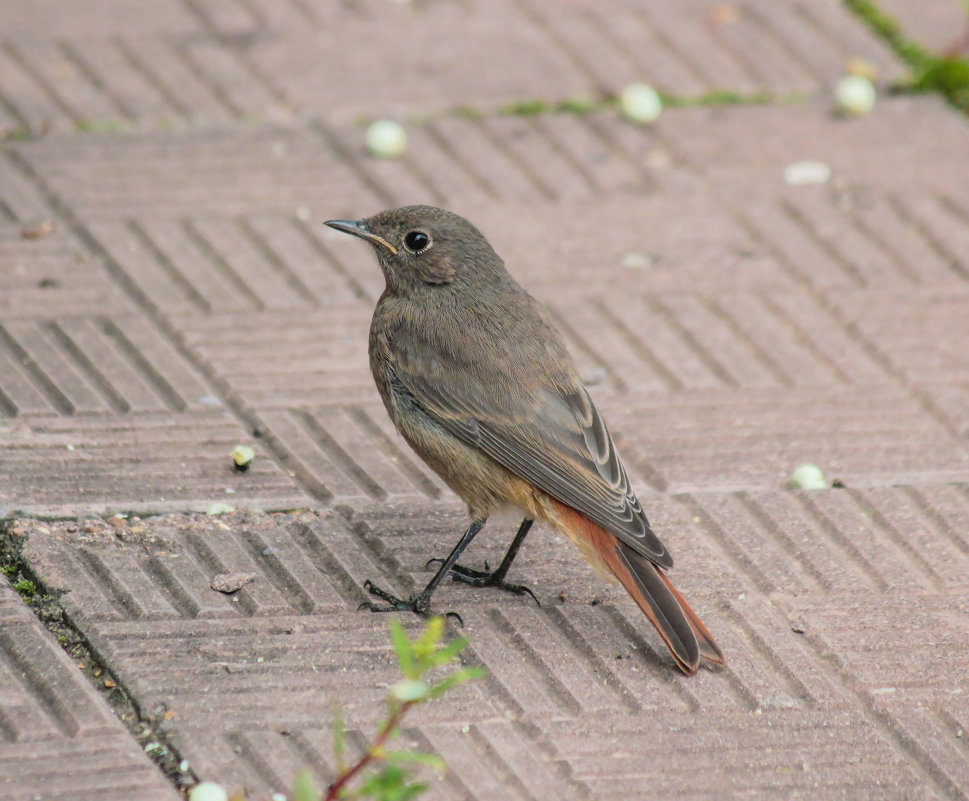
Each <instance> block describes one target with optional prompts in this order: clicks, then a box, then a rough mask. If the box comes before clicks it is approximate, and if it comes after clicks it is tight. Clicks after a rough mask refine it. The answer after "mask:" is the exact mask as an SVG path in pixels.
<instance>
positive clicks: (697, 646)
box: [553, 501, 724, 676]
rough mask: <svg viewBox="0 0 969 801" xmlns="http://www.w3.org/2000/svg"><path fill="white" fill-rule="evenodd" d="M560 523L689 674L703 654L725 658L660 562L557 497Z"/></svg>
mask: <svg viewBox="0 0 969 801" xmlns="http://www.w3.org/2000/svg"><path fill="white" fill-rule="evenodd" d="M553 504H554V506H555V511H556V513H557V515H556V516H557V517H558V523H559V525H560V526H561V527H562V529H563V531H564V532H565V533H566V534H567V535H568V536H569V537H570V539H572V541H573V542H575V543H576V545H578V546H579V549H580V550H581V551H582V552H583V555H584V556H585V557H586V559H588V560H589V561H590V562H591V563H592V565H593V567H596V568H597V569H598V570H600V571H602V572H607V573H610V574H612V575H613V576H615V577H616V578H617V579H618V580H619V583H620V584H622V586H623V587H625V588H626V591H627V592H628V593H629V594H630V595H631V596H632V598H633V600H634V601H635V602H636V604H637V605H638V606H639V608H640V609H642V610H643V614H645V615H646V617H647V618H648V619H649V622H650V623H652V624H653V625H654V626H655V627H656V630H657V631H658V632H659V635H660V637H662V638H663V642H665V643H666V647H667V648H669V650H670V654H672V656H673V659H674V660H675V661H676V664H677V666H678V667H679V668H680V670H682V671H683V672H684V673H686V674H687V675H688V676H689V675H692V674H693V673H696V671H697V668H698V667H699V666H700V660H701V659H703V660H705V661H708V662H712V663H714V664H717V665H722V664H724V658H723V653H722V652H721V651H720V649H719V648H718V647H717V644H716V642H714V639H713V637H712V636H711V635H710V632H709V631H708V630H707V627H706V626H704V625H703V622H702V621H701V620H700V618H699V617H697V614H696V612H694V611H693V610H692V609H691V608H690V606H689V604H688V603H687V602H686V601H685V600H684V599H683V596H682V595H680V593H679V592H677V590H676V588H675V587H674V586H673V584H672V583H671V582H670V580H669V578H667V576H666V574H665V573H664V572H663V571H662V569H661V568H659V567H657V566H656V565H654V564H653V563H652V562H650V561H649V559H647V558H646V557H645V556H643V555H642V554H640V553H637V552H636V551H634V550H633V549H632V548H630V547H629V546H628V545H626V544H625V543H624V542H622V541H621V540H619V539H618V538H617V537H616V536H615V535H613V534H611V533H609V532H608V531H606V530H605V529H603V528H602V527H601V526H598V525H596V524H595V523H593V522H592V521H591V520H589V519H588V518H587V517H585V516H584V515H581V514H579V513H578V512H576V511H575V510H574V509H572V508H571V507H569V506H566V505H565V504H563V503H560V502H558V501H553Z"/></svg>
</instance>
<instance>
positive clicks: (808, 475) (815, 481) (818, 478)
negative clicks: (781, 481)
mask: <svg viewBox="0 0 969 801" xmlns="http://www.w3.org/2000/svg"><path fill="white" fill-rule="evenodd" d="M791 484H793V485H794V486H795V487H796V488H797V489H806V490H815V489H824V488H825V487H827V486H828V485H827V483H826V482H825V480H824V473H822V472H821V468H820V467H818V466H817V465H816V464H802V465H801V466H800V467H798V468H797V470H795V471H794V474H793V475H792V476H791Z"/></svg>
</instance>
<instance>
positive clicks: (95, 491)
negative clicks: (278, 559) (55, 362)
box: [0, 411, 310, 515]
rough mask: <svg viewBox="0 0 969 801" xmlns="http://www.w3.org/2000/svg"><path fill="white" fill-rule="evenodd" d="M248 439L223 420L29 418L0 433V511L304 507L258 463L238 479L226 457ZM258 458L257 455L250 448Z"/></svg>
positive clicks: (287, 480)
mask: <svg viewBox="0 0 969 801" xmlns="http://www.w3.org/2000/svg"><path fill="white" fill-rule="evenodd" d="M251 441H252V437H251V435H250V434H249V433H248V432H247V431H246V430H245V429H243V428H242V426H241V425H240V424H239V423H238V422H237V421H236V420H235V419H234V418H232V417H230V416H229V415H227V414H226V413H225V412H223V411H212V412H209V413H198V414H184V415H172V414H150V413H149V414H144V415H139V416H137V417H127V416H101V415H97V416H66V417H65V416H59V417H42V416H38V417H34V418H31V419H30V420H29V422H26V421H25V422H13V423H9V424H5V425H3V426H2V427H0V442H2V443H3V454H2V458H0V479H2V481H0V483H2V487H3V489H2V490H0V508H2V509H3V511H4V513H7V514H9V513H10V512H11V511H13V510H20V511H23V512H29V513H34V514H55V515H63V514H65V513H68V512H69V510H72V509H73V510H85V511H108V512H112V513H113V512H120V511H139V512H142V513H145V512H149V511H154V512H157V511H165V510H170V509H184V508H193V509H195V510H197V511H204V510H205V509H207V508H208V507H209V506H210V505H211V504H212V503H214V502H221V503H228V504H231V505H233V506H238V507H253V508H267V507H268V508H294V507H299V506H305V505H306V504H307V503H309V501H310V498H309V496H308V495H306V494H305V493H304V492H303V491H302V490H301V489H300V488H299V486H298V485H297V484H296V483H295V481H294V480H293V479H292V478H291V477H290V476H288V475H287V474H286V473H285V472H284V471H283V470H282V469H281V468H280V467H279V466H278V465H277V464H276V463H275V462H274V461H272V460H271V459H269V458H267V457H266V455H265V454H258V456H257V458H256V459H255V460H254V462H253V466H252V468H251V469H250V470H249V471H248V472H247V473H239V472H238V471H235V470H233V468H232V458H231V456H230V455H229V454H230V453H231V452H232V449H233V448H234V447H235V445H236V444H237V443H239V442H251ZM254 444H255V445H256V449H257V451H258V450H260V448H259V445H258V443H254Z"/></svg>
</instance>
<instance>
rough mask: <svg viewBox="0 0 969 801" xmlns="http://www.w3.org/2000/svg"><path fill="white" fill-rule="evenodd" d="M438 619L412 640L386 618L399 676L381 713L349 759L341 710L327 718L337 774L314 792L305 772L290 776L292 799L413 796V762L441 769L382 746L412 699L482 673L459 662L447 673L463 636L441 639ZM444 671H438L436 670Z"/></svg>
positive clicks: (417, 784) (418, 784)
mask: <svg viewBox="0 0 969 801" xmlns="http://www.w3.org/2000/svg"><path fill="white" fill-rule="evenodd" d="M443 637H444V618H442V617H432V618H431V619H430V620H429V621H428V622H427V626H426V627H425V629H424V631H423V632H421V634H419V635H418V636H417V638H416V639H413V640H412V639H410V638H409V637H408V636H407V632H405V631H404V628H403V626H401V624H400V621H399V620H397V619H396V618H393V619H391V621H390V638H391V641H392V643H393V646H394V652H395V653H396V655H397V662H398V664H399V666H400V672H401V674H402V678H401V680H400V681H398V682H397V683H396V684H394V685H393V686H392V687H391V688H390V691H389V692H388V693H387V716H386V718H385V719H384V721H383V722H382V723H381V724H380V726H379V727H378V728H377V731H376V733H375V734H374V736H373V738H372V739H371V741H370V744H369V745H368V746H367V747H366V749H365V750H364V752H363V753H362V754H360V755H359V756H358V757H357V758H356V759H355V760H354V761H353V762H352V763H349V762H347V757H346V730H345V727H344V723H343V718H342V715H339V714H338V715H336V717H335V720H334V722H333V757H334V763H335V765H336V770H337V777H336V779H334V780H333V782H332V783H331V784H330V786H329V787H328V788H327V789H326V792H325V794H324V793H320V791H318V790H317V789H316V787H315V786H314V785H313V781H312V779H311V778H310V775H309V773H307V772H305V771H304V772H303V773H301V774H300V775H299V776H297V778H296V783H295V785H294V787H293V792H292V793H291V795H290V798H291V799H292V801H320V799H321V798H322V799H324V800H325V801H336V799H356V798H372V799H374V801H408V799H412V798H416V797H417V796H418V795H420V794H421V793H422V792H424V790H426V789H427V784H426V783H425V782H422V781H418V780H415V779H414V777H413V775H412V771H413V767H414V766H416V765H425V766H429V767H431V768H434V769H435V770H439V771H443V770H444V768H445V765H444V762H443V760H441V759H440V757H437V756H435V755H433V754H425V753H421V752H417V751H406V750H396V751H394V750H388V743H389V742H390V741H391V740H392V739H394V738H395V737H396V736H397V735H398V734H399V732H400V725H401V721H402V720H403V718H404V716H405V715H406V714H407V713H408V712H409V711H410V710H411V709H413V708H414V707H415V706H417V705H418V704H423V703H426V702H428V701H432V700H434V699H435V698H439V697H440V696H442V695H443V694H444V693H446V692H447V691H448V690H451V689H453V688H455V687H457V686H458V685H460V684H464V683H465V682H466V681H470V680H471V679H475V678H479V677H480V676H483V675H484V673H485V671H484V669H483V668H480V667H463V668H458V669H456V670H451V671H450V672H447V671H446V670H444V669H446V668H449V667H451V666H452V664H453V663H454V662H455V660H456V659H457V658H458V655H459V654H460V653H461V651H463V650H464V648H465V647H466V646H467V644H468V641H467V639H465V638H463V637H462V638H459V639H456V640H453V641H451V642H449V643H443V642H442V639H443ZM442 670H444V672H443V673H442V672H441V671H442Z"/></svg>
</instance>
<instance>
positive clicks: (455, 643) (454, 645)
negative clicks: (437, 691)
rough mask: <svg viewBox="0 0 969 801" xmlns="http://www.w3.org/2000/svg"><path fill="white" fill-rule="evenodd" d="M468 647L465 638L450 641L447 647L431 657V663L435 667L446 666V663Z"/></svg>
mask: <svg viewBox="0 0 969 801" xmlns="http://www.w3.org/2000/svg"><path fill="white" fill-rule="evenodd" d="M467 645H468V640H467V638H466V637H458V638H457V639H455V640H452V641H451V642H449V643H448V644H447V645H445V646H443V647H441V648H439V649H438V650H437V651H436V652H435V653H434V655H433V662H434V665H435V666H439V665H446V664H447V663H448V662H450V661H452V660H453V659H454V658H455V657H456V656H457V655H458V654H459V653H461V651H463V650H464V649H465V647H467Z"/></svg>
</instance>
